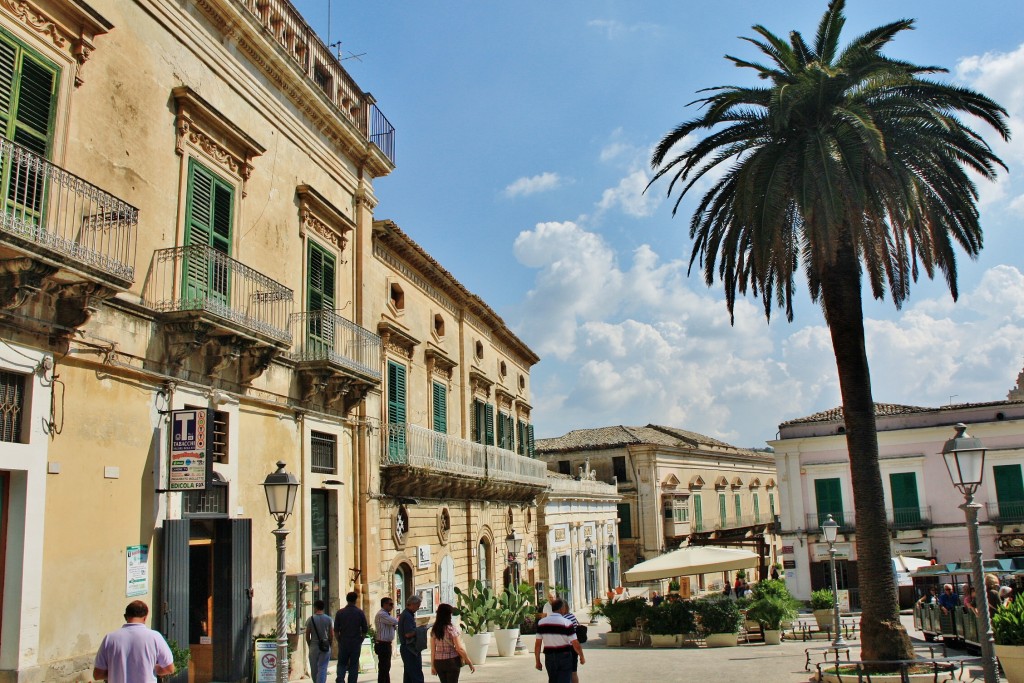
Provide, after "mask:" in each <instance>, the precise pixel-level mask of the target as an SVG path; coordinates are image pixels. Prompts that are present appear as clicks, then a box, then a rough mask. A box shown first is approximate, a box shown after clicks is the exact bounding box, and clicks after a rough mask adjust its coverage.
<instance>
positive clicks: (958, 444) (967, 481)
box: [942, 422, 999, 683]
mask: <svg viewBox="0 0 1024 683" xmlns="http://www.w3.org/2000/svg"><path fill="white" fill-rule="evenodd" d="M955 429H956V436H954V437H953V438H952V439H950V440H949V441H947V442H946V444H945V445H944V446H943V447H942V457H943V458H944V459H945V461H946V470H947V471H949V478H950V481H952V482H953V486H955V487H956V488H957V489H958V490H959V491H960V493H962V494H963V496H964V503H963V505H961V506H960V509H961V510H963V511H964V515H965V516H966V517H967V539H968V542H969V543H970V548H971V579H972V580H973V581H974V590H975V595H976V596H977V594H978V592H979V591H981V592H982V595H981V600H978V599H977V598H975V601H974V603H975V606H976V607H977V609H978V616H980V617H981V624H980V625H979V628H978V631H979V632H980V635H981V638H980V640H981V664H982V668H983V669H984V672H985V683H998V681H999V673H998V671H999V669H998V668H997V665H996V654H995V639H994V637H993V635H992V619H991V615H989V612H988V599H987V598H988V596H987V595H985V594H984V591H985V577H984V572H983V571H982V568H981V541H980V540H979V538H978V510H980V509H981V503H975V502H974V493H975V491H977V490H978V487H979V486H981V479H982V477H983V476H984V474H985V446H984V445H983V444H982V443H981V439H976V438H974V437H973V436H971V435H970V434H968V433H967V425H965V424H963V423H962V422H961V423H960V424H958V425H957V426H956V427H955Z"/></svg>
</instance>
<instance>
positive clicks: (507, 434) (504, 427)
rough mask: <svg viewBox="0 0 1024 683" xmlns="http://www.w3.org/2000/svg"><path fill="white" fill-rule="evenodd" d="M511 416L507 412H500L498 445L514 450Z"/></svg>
mask: <svg viewBox="0 0 1024 683" xmlns="http://www.w3.org/2000/svg"><path fill="white" fill-rule="evenodd" d="M510 419H511V418H509V416H508V415H506V414H505V413H502V412H499V413H498V446H499V447H501V448H505V449H508V450H512V441H513V438H512V429H510V428H509V424H508V423H509V420H510Z"/></svg>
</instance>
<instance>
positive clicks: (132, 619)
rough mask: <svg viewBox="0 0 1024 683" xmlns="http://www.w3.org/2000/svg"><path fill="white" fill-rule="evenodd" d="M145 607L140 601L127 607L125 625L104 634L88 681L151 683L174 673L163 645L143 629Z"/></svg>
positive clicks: (159, 637)
mask: <svg viewBox="0 0 1024 683" xmlns="http://www.w3.org/2000/svg"><path fill="white" fill-rule="evenodd" d="M148 616H149V606H148V605H146V603H144V602H143V601H142V600H135V601H133V602H130V603H128V607H126V608H125V610H124V620H125V622H127V623H125V625H124V626H122V627H121V628H119V629H118V630H116V631H114V632H113V633H108V634H107V635H105V636H104V637H103V642H101V643H100V649H99V651H98V652H97V653H96V663H95V664H94V665H93V670H92V677H93V678H94V679H96V680H97V681H109V683H155V681H156V677H157V676H170V675H171V674H172V673H174V656H173V655H172V654H171V648H169V647H168V646H167V641H166V640H164V637H163V636H162V635H160V633H158V632H157V631H154V630H152V629H150V628H148V627H147V626H146V617H148Z"/></svg>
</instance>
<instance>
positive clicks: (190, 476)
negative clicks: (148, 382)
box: [167, 409, 213, 491]
mask: <svg viewBox="0 0 1024 683" xmlns="http://www.w3.org/2000/svg"><path fill="white" fill-rule="evenodd" d="M211 428H212V423H211V420H210V411H208V410H205V409H200V410H172V411H171V468H170V475H169V477H168V485H167V488H168V489H170V490H171V491H194V490H202V489H205V488H206V482H207V481H209V479H210V473H211V470H212V469H213V458H212V455H213V452H212V450H213V440H212V439H211V438H209V437H211V436H213V435H212V433H211V432H212V429H211Z"/></svg>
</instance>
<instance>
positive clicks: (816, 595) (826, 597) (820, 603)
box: [811, 588, 836, 610]
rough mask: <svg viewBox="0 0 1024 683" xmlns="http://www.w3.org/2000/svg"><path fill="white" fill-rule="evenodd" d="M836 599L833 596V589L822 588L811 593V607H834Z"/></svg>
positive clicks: (817, 608) (814, 608)
mask: <svg viewBox="0 0 1024 683" xmlns="http://www.w3.org/2000/svg"><path fill="white" fill-rule="evenodd" d="M835 604H836V603H835V601H834V600H833V598H832V591H831V590H829V589H828V588H820V589H818V590H816V591H814V592H813V593H811V609H812V610H819V609H832V608H833V607H835Z"/></svg>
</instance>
